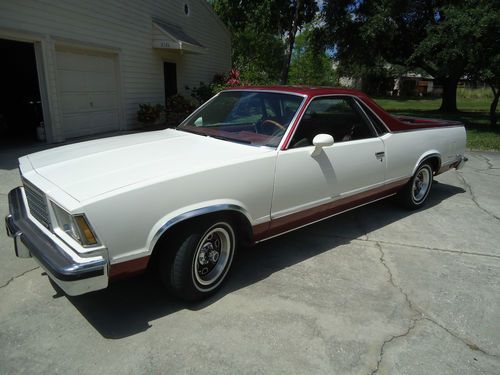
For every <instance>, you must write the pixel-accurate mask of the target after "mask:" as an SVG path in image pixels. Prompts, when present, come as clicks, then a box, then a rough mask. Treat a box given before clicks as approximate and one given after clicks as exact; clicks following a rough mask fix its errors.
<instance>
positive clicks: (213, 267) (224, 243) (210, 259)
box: [193, 226, 234, 289]
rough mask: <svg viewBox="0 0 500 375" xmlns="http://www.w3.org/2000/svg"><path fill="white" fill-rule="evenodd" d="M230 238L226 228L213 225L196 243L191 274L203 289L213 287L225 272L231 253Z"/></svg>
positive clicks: (232, 246)
mask: <svg viewBox="0 0 500 375" xmlns="http://www.w3.org/2000/svg"><path fill="white" fill-rule="evenodd" d="M232 238H233V236H232V235H231V234H230V233H229V231H228V230H227V229H226V228H223V227H221V226H217V227H215V226H214V227H212V229H210V230H208V231H207V232H206V233H205V235H204V236H203V238H202V239H201V241H200V242H199V243H198V247H197V248H196V252H195V254H194V258H193V276H194V279H195V281H196V283H197V284H199V285H200V286H201V287H202V288H203V289H207V288H210V287H212V288H214V287H215V286H216V285H217V281H219V282H220V281H221V280H222V278H223V277H221V276H224V275H225V273H226V272H227V270H228V268H229V264H230V262H231V260H232V255H233V248H234V244H233V241H232ZM213 284H215V285H213Z"/></svg>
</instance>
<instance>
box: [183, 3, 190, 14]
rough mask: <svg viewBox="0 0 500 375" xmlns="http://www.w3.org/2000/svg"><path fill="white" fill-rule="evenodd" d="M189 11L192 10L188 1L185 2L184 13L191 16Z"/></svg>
mask: <svg viewBox="0 0 500 375" xmlns="http://www.w3.org/2000/svg"><path fill="white" fill-rule="evenodd" d="M189 12H190V9H189V5H188V4H187V3H185V4H184V14H185V15H186V16H189Z"/></svg>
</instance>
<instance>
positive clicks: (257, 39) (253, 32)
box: [211, 0, 318, 84]
mask: <svg viewBox="0 0 500 375" xmlns="http://www.w3.org/2000/svg"><path fill="white" fill-rule="evenodd" d="M211 4H212V7H213V8H214V11H215V12H216V13H217V15H218V16H219V17H220V18H221V20H222V21H223V22H224V24H225V25H226V27H227V28H228V29H229V31H230V32H231V35H232V58H233V63H234V64H235V65H236V66H237V67H238V68H239V69H240V70H241V73H242V79H243V80H250V81H251V82H253V83H268V82H273V81H274V82H275V81H278V80H279V81H280V82H281V83H283V84H286V83H287V82H288V73H289V68H290V60H291V56H292V53H293V49H294V45H295V37H296V34H297V32H298V31H299V30H300V29H301V28H302V27H303V26H304V25H305V24H306V23H307V22H310V21H311V20H312V19H313V18H314V16H315V15H316V13H317V10H318V8H317V5H316V0H261V1H258V0H246V1H240V0H212V1H211Z"/></svg>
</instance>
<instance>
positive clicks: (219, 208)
mask: <svg viewBox="0 0 500 375" xmlns="http://www.w3.org/2000/svg"><path fill="white" fill-rule="evenodd" d="M223 211H234V212H238V213H241V214H243V215H244V216H245V217H246V219H247V220H248V223H249V225H251V222H252V221H251V220H250V215H249V214H248V212H247V211H246V210H245V209H244V208H242V207H240V206H237V205H235V204H229V203H227V204H216V205H212V206H207V207H201V208H197V209H195V210H191V211H187V212H184V213H182V214H180V215H178V216H175V217H174V218H171V219H169V220H168V221H167V222H166V223H165V224H163V225H162V226H161V227H160V229H158V230H157V231H156V233H155V235H154V236H153V239H152V240H151V242H150V244H149V251H150V253H151V252H152V251H153V249H154V248H155V246H156V243H157V242H158V240H159V239H160V238H161V236H162V235H163V234H164V233H165V232H166V231H167V230H169V229H170V228H172V227H173V226H174V225H176V224H179V223H181V222H183V221H186V220H188V219H193V218H195V217H199V216H203V215H206V214H212V213H216V212H223Z"/></svg>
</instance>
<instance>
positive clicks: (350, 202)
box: [253, 178, 409, 242]
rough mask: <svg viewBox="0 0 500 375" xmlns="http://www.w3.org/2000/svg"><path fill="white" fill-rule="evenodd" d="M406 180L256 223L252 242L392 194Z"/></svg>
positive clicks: (406, 179)
mask: <svg viewBox="0 0 500 375" xmlns="http://www.w3.org/2000/svg"><path fill="white" fill-rule="evenodd" d="M408 180H409V178H405V179H402V180H398V181H394V182H391V183H389V184H387V185H384V186H380V187H377V188H375V189H371V190H368V191H364V192H362V193H359V194H355V195H352V196H349V197H345V198H341V199H337V200H335V201H333V202H329V203H325V204H322V205H320V206H317V207H313V208H310V209H307V210H304V211H300V212H296V213H293V214H290V215H286V216H283V217H280V218H278V219H274V220H272V221H271V222H270V225H269V223H265V224H259V225H256V226H254V227H253V231H254V235H253V240H254V242H257V241H260V240H263V239H265V238H268V237H272V236H275V235H277V234H280V233H283V232H287V231H289V230H292V229H295V228H297V227H300V226H303V225H306V224H309V223H311V222H314V221H317V220H321V219H324V218H326V217H329V216H332V215H335V214H338V213H341V212H343V211H346V210H349V209H351V208H354V207H357V206H359V205H362V204H365V203H369V202H371V201H373V200H376V199H380V198H383V197H385V196H388V195H391V194H394V193H396V192H397V191H398V190H400V189H401V187H403V186H404V185H405V184H406V183H407V182H408ZM265 225H269V229H267V230H265Z"/></svg>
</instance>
